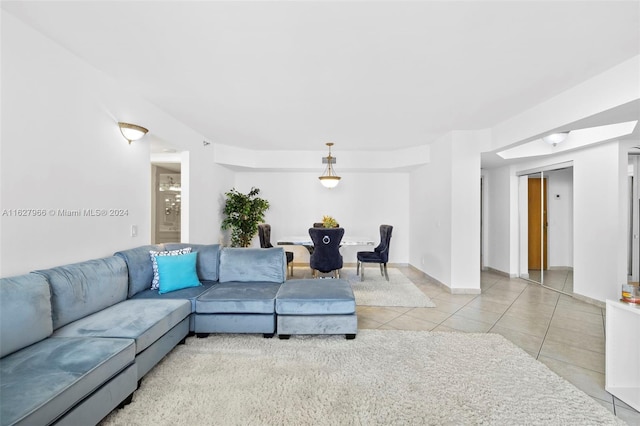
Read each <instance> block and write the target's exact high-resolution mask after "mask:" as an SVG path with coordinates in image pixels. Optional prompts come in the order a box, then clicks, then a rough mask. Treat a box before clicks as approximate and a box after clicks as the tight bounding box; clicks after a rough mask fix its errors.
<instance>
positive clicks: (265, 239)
mask: <svg viewBox="0 0 640 426" xmlns="http://www.w3.org/2000/svg"><path fill="white" fill-rule="evenodd" d="M258 238H260V247H261V248H271V247H273V244H271V225H268V224H266V223H261V224H259V225H258ZM284 254H285V255H286V256H287V267H288V268H287V270H288V271H289V276H293V252H291V251H285V252H284Z"/></svg>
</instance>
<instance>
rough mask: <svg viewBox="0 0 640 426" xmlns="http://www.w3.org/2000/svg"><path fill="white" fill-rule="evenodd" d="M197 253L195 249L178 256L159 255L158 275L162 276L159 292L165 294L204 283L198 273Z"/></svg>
mask: <svg viewBox="0 0 640 426" xmlns="http://www.w3.org/2000/svg"><path fill="white" fill-rule="evenodd" d="M197 254H198V252H195V251H194V252H193V253H188V254H180V255H177V256H158V258H157V261H158V275H159V277H160V283H159V286H158V293H160V294H164V293H169V292H170V291H176V290H181V289H183V288H189V287H197V286H199V285H202V284H200V281H199V280H198V274H197V273H196V259H197Z"/></svg>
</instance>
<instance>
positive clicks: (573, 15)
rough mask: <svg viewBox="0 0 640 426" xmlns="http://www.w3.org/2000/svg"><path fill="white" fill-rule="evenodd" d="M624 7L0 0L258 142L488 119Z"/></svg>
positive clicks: (502, 116)
mask: <svg viewBox="0 0 640 426" xmlns="http://www.w3.org/2000/svg"><path fill="white" fill-rule="evenodd" d="M639 5H640V3H639V2H638V1H620V2H614V1H586V2H583V1H493V2H488V1H464V2H463V1H447V2H445V1H408V2H400V1H378V2H368V1H332V2H312V1H282V2H266V1H257V2H247V1H227V2H222V1H193V2H186V1H164V2H149V1H143V2H127V1H84V2H80V1H69V2H57V1H44V2H33V1H23V2H12V1H3V2H2V8H3V9H4V11H8V12H9V13H11V14H13V15H14V16H16V17H18V18H19V19H21V20H22V21H24V22H25V23H27V24H28V25H31V26H33V27H34V28H36V29H37V30H39V31H41V32H42V33H44V34H45V35H46V36H48V37H50V38H51V39H53V40H55V41H57V42H58V43H60V44H61V45H62V46H64V47H66V48H67V49H68V50H70V51H72V52H73V53H75V54H76V55H78V56H79V57H81V58H83V59H84V60H86V61H87V62H89V63H90V64H92V65H93V66H95V67H96V68H98V69H100V70H102V71H104V72H105V73H106V74H108V75H110V76H112V77H113V78H115V79H117V80H118V81H119V82H120V83H121V84H122V85H124V86H125V87H129V88H131V89H132V90H135V91H136V92H138V93H139V94H140V95H141V96H142V97H143V98H145V99H147V100H149V101H150V102H152V103H154V104H156V105H157V106H158V107H160V108H161V109H163V110H164V111H166V112H167V113H169V114H171V115H172V116H174V117H176V118H178V119H179V120H181V121H182V122H184V123H185V124H187V125H188V126H190V127H192V128H193V129H195V130H197V131H198V132H200V133H202V135H203V136H204V137H205V138H206V139H207V140H209V141H211V142H217V143H222V144H228V145H235V146H240V147H245V148H252V149H267V150H268V149H273V150H292V149H293V150H322V149H324V143H325V142H327V141H333V142H335V143H336V148H338V149H344V150H389V149H394V148H405V147H411V146H416V145H422V144H425V143H430V142H432V141H433V140H434V139H435V138H437V137H439V136H441V135H443V134H445V133H446V132H448V131H450V130H470V129H483V128H488V127H491V126H493V125H495V124H497V123H500V122H502V121H504V120H506V119H507V118H510V117H512V116H514V115H516V114H517V113H519V112H521V111H523V110H525V109H528V108H530V107H532V106H534V105H536V104H539V103H540V102H543V101H545V100H547V99H549V98H551V97H552V96H554V95H556V94H558V93H560V92H562V91H564V90H566V89H568V88H570V87H572V86H574V85H576V84H578V83H580V82H582V81H584V80H586V79H588V78H590V77H592V76H595V75H597V74H599V73H601V72H603V71H605V70H607V69H609V68H611V67H612V66H615V65H617V64H619V63H621V62H623V61H625V60H626V59H629V58H631V57H633V56H635V55H638V54H639V52H640V6H639ZM140 124H143V125H144V123H140Z"/></svg>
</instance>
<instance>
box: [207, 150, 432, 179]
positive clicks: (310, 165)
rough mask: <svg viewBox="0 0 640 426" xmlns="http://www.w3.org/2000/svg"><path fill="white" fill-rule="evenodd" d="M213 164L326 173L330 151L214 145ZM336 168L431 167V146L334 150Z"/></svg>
mask: <svg viewBox="0 0 640 426" xmlns="http://www.w3.org/2000/svg"><path fill="white" fill-rule="evenodd" d="M213 147H214V159H215V160H214V161H215V162H216V163H217V164H220V165H224V166H230V167H233V168H242V169H255V170H271V171H308V170H316V171H317V170H320V171H322V170H323V169H324V167H325V166H324V165H323V164H322V157H326V156H327V152H328V151H262V150H251V149H245V148H238V147H234V146H229V145H222V144H214V146H213ZM332 155H333V156H334V157H335V158H336V163H335V168H336V171H337V172H338V174H339V173H340V172H341V171H345V172H346V171H407V170H411V169H413V168H415V167H418V166H421V165H424V164H427V163H429V160H430V150H429V146H428V145H422V146H417V147H412V148H405V149H397V150H390V151H340V150H339V149H334V150H333V152H332Z"/></svg>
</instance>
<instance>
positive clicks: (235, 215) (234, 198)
mask: <svg viewBox="0 0 640 426" xmlns="http://www.w3.org/2000/svg"><path fill="white" fill-rule="evenodd" d="M259 193H260V190H259V189H258V188H251V191H249V193H248V194H243V193H241V192H238V191H237V190H236V189H235V188H232V189H231V191H229V192H226V193H225V195H226V196H227V202H226V203H225V206H224V210H223V213H224V215H225V216H226V217H225V218H224V220H223V221H222V226H221V227H222V229H231V246H232V247H249V245H250V244H251V240H252V239H253V237H254V236H255V235H256V233H257V232H258V224H259V223H261V222H264V213H265V212H266V211H267V210H268V209H269V202H268V201H267V200H265V199H262V198H260V197H258V194H259Z"/></svg>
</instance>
